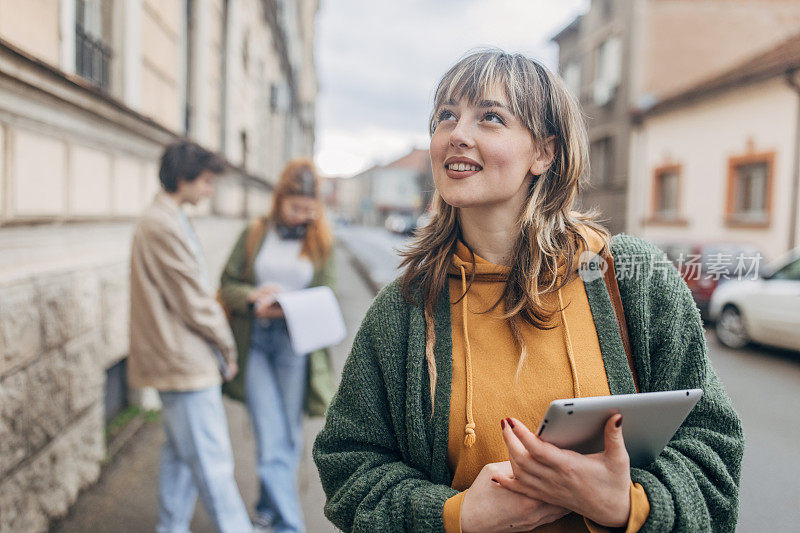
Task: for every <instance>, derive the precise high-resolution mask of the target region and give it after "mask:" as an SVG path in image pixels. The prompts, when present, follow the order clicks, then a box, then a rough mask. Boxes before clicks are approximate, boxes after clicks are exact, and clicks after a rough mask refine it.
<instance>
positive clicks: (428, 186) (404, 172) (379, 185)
mask: <svg viewBox="0 0 800 533" xmlns="http://www.w3.org/2000/svg"><path fill="white" fill-rule="evenodd" d="M433 188H434V187H433V177H432V174H431V161H430V155H429V154H428V150H422V149H414V150H411V152H409V153H408V154H406V155H404V156H403V157H401V158H400V159H397V160H395V161H392V162H391V163H388V164H386V165H376V166H373V167H371V168H368V169H367V170H365V171H363V172H361V173H360V174H357V175H355V176H353V177H351V178H342V179H339V180H337V184H336V189H337V194H336V196H337V203H336V206H337V209H338V211H339V213H340V214H341V215H342V216H343V217H345V218H347V219H349V220H352V221H355V222H358V223H361V224H370V225H383V223H384V222H385V221H386V218H387V217H388V216H389V215H391V214H400V215H408V216H414V215H418V214H420V213H422V212H423V211H424V210H425V208H426V207H427V205H428V203H429V202H430V199H431V196H432V194H433Z"/></svg>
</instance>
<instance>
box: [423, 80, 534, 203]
mask: <svg viewBox="0 0 800 533" xmlns="http://www.w3.org/2000/svg"><path fill="white" fill-rule="evenodd" d="M435 116H436V130H435V131H434V133H433V136H432V137H431V146H430V155H431V165H432V167H433V181H434V184H435V185H436V188H437V190H438V191H439V194H441V195H442V198H443V199H444V201H445V202H447V203H448V204H450V205H452V206H454V207H459V208H468V207H491V206H496V205H503V204H508V203H509V202H511V203H512V204H515V205H521V202H524V199H525V198H526V197H527V190H528V186H529V184H530V180H531V179H532V172H533V173H536V174H539V173H541V172H537V170H539V167H540V166H541V165H538V162H539V159H540V158H539V155H538V152H539V151H538V150H537V149H536V146H535V144H534V142H533V137H532V135H531V133H530V131H528V129H527V128H526V127H525V126H524V125H523V124H522V122H520V121H519V120H518V119H517V118H516V117H514V115H513V114H512V113H511V111H510V109H509V105H508V101H507V100H506V97H505V95H504V92H503V91H502V90H499V89H498V88H494V89H492V90H489V91H487V93H486V94H485V95H484V98H483V99H482V100H481V101H479V102H477V103H476V104H470V103H468V102H467V100H466V99H464V98H462V99H461V100H460V101H458V102H453V101H450V102H445V103H444V104H442V105H441V106H440V107H439V108H438V109H437V110H436V115H435ZM545 168H546V167H545ZM542 171H543V170H542Z"/></svg>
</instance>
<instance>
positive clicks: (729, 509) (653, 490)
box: [313, 235, 744, 532]
mask: <svg viewBox="0 0 800 533" xmlns="http://www.w3.org/2000/svg"><path fill="white" fill-rule="evenodd" d="M611 249H612V253H613V255H614V258H615V266H616V270H617V274H618V277H619V288H620V294H621V297H622V302H623V307H624V309H625V315H626V318H627V323H628V328H629V332H630V340H631V346H632V350H633V357H634V366H635V369H636V374H637V376H638V379H639V386H640V388H641V390H642V392H647V391H660V390H674V389H684V388H695V387H698V388H702V389H703V390H704V391H705V393H704V395H703V397H702V399H701V400H700V402H699V403H698V404H697V406H696V407H695V408H694V410H693V411H692V412H691V414H690V415H689V416H688V417H687V419H686V420H685V421H684V423H683V425H682V426H681V427H680V428H679V429H678V431H677V432H676V433H675V435H674V436H673V437H672V440H671V441H670V442H669V443H668V444H667V446H666V448H665V449H664V451H663V452H662V453H661V455H659V457H658V458H657V459H656V460H655V461H654V462H653V463H652V464H650V465H649V466H647V467H646V468H631V479H632V480H633V481H634V482H636V483H641V484H642V486H643V487H644V489H645V491H646V493H647V497H648V500H649V502H650V515H649V516H648V518H647V521H646V522H645V524H644V526H643V527H642V529H641V531H643V532H651V531H659V532H666V531H691V532H698V531H725V532H728V531H733V530H734V529H735V527H736V519H737V512H738V506H739V502H738V497H739V477H740V472H741V461H742V454H743V451H744V436H743V434H742V427H741V423H740V421H739V417H738V416H737V414H736V412H735V411H734V409H733V405H732V403H731V401H730V398H729V397H728V395H727V394H726V392H725V389H724V388H723V386H722V384H721V383H720V381H719V380H718V379H717V376H716V374H715V373H714V369H713V368H712V366H711V363H710V362H709V359H708V354H707V349H706V343H705V337H704V332H703V326H702V323H701V321H700V314H699V313H698V311H697V307H696V306H695V304H694V302H693V300H692V295H691V293H690V292H689V289H688V288H687V287H686V284H685V283H684V282H683V280H682V279H681V277H680V275H679V274H678V272H677V271H676V270H675V268H674V267H672V265H671V264H668V263H667V262H666V259H664V256H663V253H661V252H660V251H659V250H658V249H657V248H655V247H654V246H652V245H651V244H648V243H646V242H644V241H642V240H640V239H636V238H634V237H630V236H627V235H618V236H616V237H614V239H613V240H612V247H611ZM635 269H639V273H638V274H637V273H636V272H637V271H636V270H635ZM651 270H652V272H651ZM630 272H633V274H634V275H633V276H627V273H630ZM585 287H586V293H587V296H588V299H589V305H590V307H591V312H592V316H593V318H594V324H595V328H596V330H597V335H598V339H599V341H600V349H601V352H602V356H603V362H604V364H605V369H606V374H607V375H608V382H609V387H610V390H611V393H612V394H626V393H633V392H635V388H634V382H633V376H632V375H631V372H630V369H629V367H628V363H627V358H626V356H625V351H624V348H623V344H622V339H621V338H620V334H619V329H618V326H617V322H616V318H615V315H614V310H613V307H612V304H611V299H610V297H609V294H608V291H607V289H606V284H605V282H604V280H603V279H602V277H601V278H599V279H596V280H594V281H590V282H586V283H585ZM449 296H450V295H449V294H448V291H446V290H445V291H442V295H441V296H440V298H439V300H438V303H437V306H436V309H435V312H434V314H435V321H436V344H435V346H434V355H435V358H436V368H437V370H438V377H437V382H436V402H435V411H434V413H433V416H432V417H431V401H430V387H429V385H428V373H427V369H426V364H425V320H424V317H423V312H422V310H421V309H420V308H418V307H413V306H411V305H409V304H408V303H407V302H406V301H405V300H404V299H403V297H402V295H401V293H400V288H399V284H398V283H397V281H395V282H393V283H392V284H390V285H388V286H387V287H385V288H384V289H383V290H382V291H381V292H380V294H379V295H378V296H377V297H376V298H375V301H374V302H373V304H372V306H371V307H370V309H369V311H368V312H367V315H366V317H365V318H364V321H363V322H362V324H361V327H360V329H359V331H358V333H357V335H356V338H355V340H354V342H353V347H352V350H351V352H350V355H349V357H348V359H347V362H346V363H345V367H344V372H343V374H342V381H341V384H340V386H339V390H338V391H337V393H336V395H335V397H334V399H333V402H332V403H331V406H330V409H329V411H328V416H327V419H326V423H325V427H324V428H323V429H322V431H321V432H320V433H319V435H318V436H317V439H316V441H315V443H314V451H313V456H314V461H315V462H316V464H317V468H318V469H319V473H320V479H321V480H322V486H323V488H324V490H325V493H326V495H327V503H326V504H325V515H326V516H327V517H328V518H329V519H330V520H331V521H332V522H333V523H334V524H335V525H336V526H337V527H339V528H341V529H342V530H344V531H365V532H366V531H391V532H400V531H419V532H429V531H443V530H444V524H443V517H442V513H443V508H444V503H445V501H446V500H447V499H448V498H450V497H451V496H453V495H455V494H456V493H457V491H456V490H454V489H452V488H450V484H451V481H452V473H451V472H450V471H449V468H448V464H447V446H448V430H449V417H450V385H451V375H452V340H451V329H450V328H451V326H450V301H449ZM533 385H535V384H532V386H533Z"/></svg>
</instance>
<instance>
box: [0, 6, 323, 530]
mask: <svg viewBox="0 0 800 533" xmlns="http://www.w3.org/2000/svg"><path fill="white" fill-rule="evenodd" d="M317 9H318V0H37V1H28V0H0V531H25V532H38V531H46V530H47V528H48V524H49V522H50V521H51V520H52V519H55V518H58V517H60V516H63V515H64V514H65V513H66V512H67V511H68V509H69V506H70V505H71V504H72V502H74V500H75V498H76V497H77V494H78V492H79V491H80V490H81V489H83V488H84V487H86V486H87V485H88V484H90V483H92V482H94V480H96V479H97V476H98V474H99V469H100V465H101V463H102V462H103V461H104V459H105V455H106V451H107V447H106V441H105V427H106V423H107V422H108V421H109V420H111V419H112V418H113V417H114V416H115V415H117V414H118V413H119V412H120V410H121V409H123V408H125V406H126V405H127V402H128V394H127V393H128V391H127V389H126V387H125V379H124V375H125V358H126V354H127V350H128V306H129V303H128V261H129V250H130V237H131V231H132V225H131V221H132V220H133V219H134V218H135V217H136V216H137V215H138V214H139V213H140V212H141V210H142V209H143V208H144V206H146V205H147V204H148V203H149V202H150V200H151V199H152V197H153V195H154V193H155V192H156V191H157V190H158V176H157V171H158V158H159V156H160V155H161V152H162V150H163V148H164V146H165V145H166V144H167V143H169V142H171V141H172V140H174V139H175V138H177V137H179V136H188V137H190V138H193V139H194V140H196V141H198V142H200V143H201V144H203V145H204V146H206V147H207V148H209V149H211V150H214V151H216V152H218V153H221V154H223V155H224V156H225V158H226V159H227V160H228V162H229V163H230V165H231V171H230V172H229V173H228V174H227V175H226V176H225V177H224V178H222V179H220V180H218V181H217V185H218V194H217V196H216V197H215V199H214V201H213V203H211V204H209V205H207V206H205V208H204V209H200V210H198V211H197V214H213V215H221V216H206V217H200V218H198V219H197V226H198V233H199V235H200V238H201V240H203V242H204V244H205V249H206V251H207V252H208V257H207V259H208V262H209V265H210V267H211V268H212V269H213V270H212V272H215V273H216V272H218V270H219V267H220V266H221V264H222V262H223V261H224V259H225V257H226V255H227V254H228V252H229V251H230V249H231V246H232V245H233V240H234V239H235V236H236V234H237V233H238V231H239V229H240V228H241V226H242V225H243V224H244V221H243V218H244V217H245V216H249V215H255V214H260V213H264V212H265V211H266V210H267V209H268V208H269V205H268V202H269V198H270V194H271V193H270V190H271V187H272V184H273V183H274V182H275V180H276V179H277V176H278V174H279V172H280V170H281V168H282V167H283V166H284V164H285V163H286V161H287V160H288V159H289V158H291V157H294V156H306V157H311V155H312V153H313V144H314V127H315V125H314V102H315V100H316V94H317V80H316V74H315V67H314V59H313V57H314V56H313V41H314V18H315V14H316V12H317ZM145 398H146V397H145Z"/></svg>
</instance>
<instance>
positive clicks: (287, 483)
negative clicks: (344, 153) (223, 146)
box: [220, 159, 333, 532]
mask: <svg viewBox="0 0 800 533" xmlns="http://www.w3.org/2000/svg"><path fill="white" fill-rule="evenodd" d="M332 243H333V236H332V233H331V230H330V226H329V225H328V222H327V221H326V219H325V216H324V211H323V207H322V202H321V201H320V194H319V179H318V177H317V175H316V172H315V171H314V165H313V163H312V162H311V161H308V160H305V159H296V160H293V161H290V162H289V164H288V165H287V166H286V168H285V169H284V171H283V173H282V174H281V177H280V179H279V180H278V184H277V185H276V187H275V190H274V192H273V203H272V209H271V211H270V213H269V214H268V215H267V216H265V217H261V218H258V219H256V220H255V221H254V222H253V223H251V224H250V225H249V226H248V227H247V228H246V229H245V230H244V231H243V232H242V234H241V236H240V237H239V239H238V241H237V243H236V246H235V247H234V249H233V252H232V253H231V255H230V258H229V259H228V263H227V265H226V267H225V270H224V271H223V274H222V280H221V286H220V295H221V297H222V300H223V303H224V305H225V307H226V308H227V309H228V311H229V316H230V322H231V328H232V329H233V333H234V338H235V339H236V344H237V348H238V364H239V369H240V372H239V375H238V376H237V377H236V379H234V380H233V381H231V382H229V383H227V384H226V385H225V387H224V389H223V390H224V392H225V393H227V394H228V395H229V396H232V397H233V398H236V399H239V400H242V401H245V403H246V405H247V408H248V410H249V412H250V416H251V419H252V421H253V428H254V430H255V435H256V445H257V463H258V475H259V478H260V481H261V486H260V497H259V501H258V503H257V505H256V519H255V524H256V526H260V527H264V528H266V527H273V528H274V531H281V532H290V531H291V532H298V531H304V525H303V516H302V510H301V508H300V499H299V495H298V490H297V467H298V463H299V459H300V453H301V451H302V445H303V429H302V415H303V410H304V409H305V411H306V412H307V413H308V414H310V415H314V416H321V415H323V414H324V413H325V409H326V408H327V405H328V402H329V400H330V396H331V394H332V388H333V387H332V382H331V369H330V355H329V353H328V351H327V350H320V351H318V352H314V353H312V354H298V353H295V351H294V349H293V348H292V344H291V342H290V340H289V333H288V330H287V327H286V320H285V319H284V315H283V311H282V310H281V308H280V305H279V304H278V303H276V301H275V296H276V295H277V294H278V293H280V292H282V291H294V290H300V289H304V288H306V287H312V286H320V285H328V286H332V285H333V270H332V261H333V254H332V250H331V248H332Z"/></svg>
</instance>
